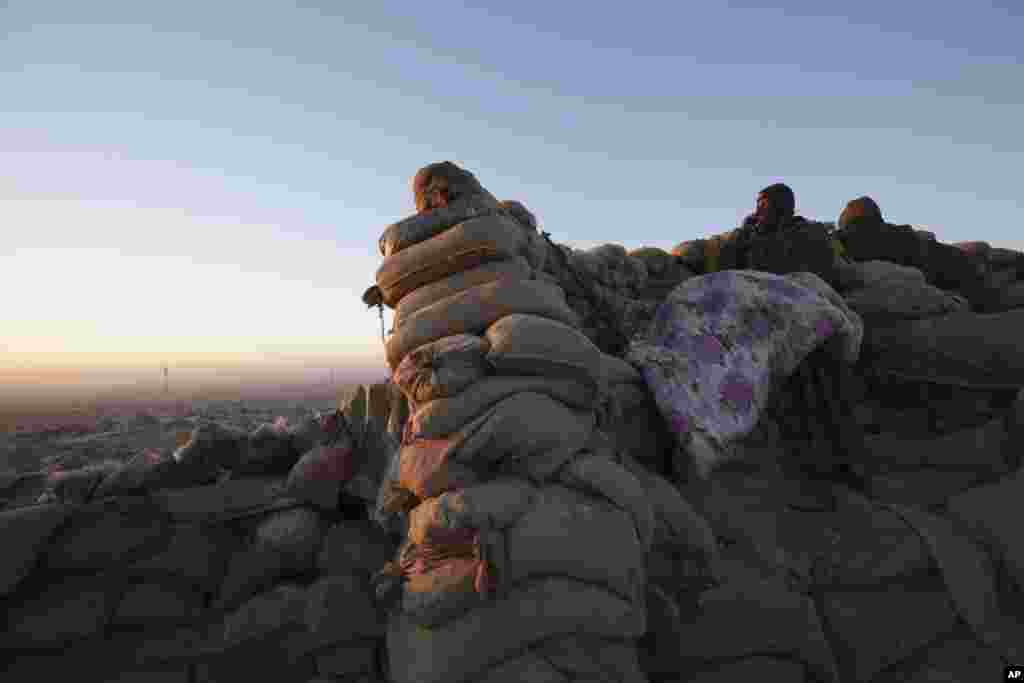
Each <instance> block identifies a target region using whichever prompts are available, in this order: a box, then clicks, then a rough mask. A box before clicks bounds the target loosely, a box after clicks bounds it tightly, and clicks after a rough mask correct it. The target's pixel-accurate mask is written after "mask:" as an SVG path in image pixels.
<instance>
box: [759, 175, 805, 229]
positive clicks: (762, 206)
mask: <svg viewBox="0 0 1024 683" xmlns="http://www.w3.org/2000/svg"><path fill="white" fill-rule="evenodd" d="M795 211H796V197H794V196H793V190H791V189H790V188H789V186H788V185H786V184H784V183H775V184H774V185H769V186H768V187H766V188H764V189H763V190H761V191H760V192H758V193H757V204H756V205H755V207H754V218H755V220H756V222H757V223H758V224H759V225H780V224H782V223H784V222H786V221H788V220H789V219H791V218H793V214H794V212H795Z"/></svg>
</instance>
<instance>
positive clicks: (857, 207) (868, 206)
mask: <svg viewBox="0 0 1024 683" xmlns="http://www.w3.org/2000/svg"><path fill="white" fill-rule="evenodd" d="M854 219H867V220H871V221H877V222H879V223H881V222H883V221H884V219H883V218H882V210H881V209H880V208H878V204H876V203H875V200H874V199H872V198H871V197H867V196H865V197H857V198H856V199H854V200H853V201H851V202H849V203H848V204H847V205H846V208H845V209H843V212H842V213H841V214H839V221H838V222H837V223H836V226H837V227H838V228H839V229H840V230H842V229H843V228H845V227H847V226H848V225H849V224H850V223H851V222H852V221H853V220H854Z"/></svg>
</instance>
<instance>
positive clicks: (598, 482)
mask: <svg viewBox="0 0 1024 683" xmlns="http://www.w3.org/2000/svg"><path fill="white" fill-rule="evenodd" d="M559 481H561V483H563V484H565V485H566V486H568V487H570V488H576V489H580V490H583V491H588V492H592V493H597V494H599V495H601V496H604V497H605V498H607V499H608V500H610V501H611V502H612V503H613V504H614V505H615V506H616V507H618V508H619V509H620V510H623V511H624V512H627V513H629V515H630V517H631V518H632V520H633V525H634V528H635V529H636V535H637V539H638V540H639V542H640V546H641V548H642V549H643V551H644V552H647V550H649V549H650V547H651V541H652V539H653V534H654V509H653V508H652V507H651V501H650V500H648V498H647V494H646V492H645V491H644V487H643V485H641V483H640V482H639V481H638V480H637V478H636V477H635V476H633V474H632V473H631V472H630V471H629V470H627V469H626V468H624V467H623V466H622V465H620V464H618V463H617V462H615V461H614V460H613V459H612V458H611V457H610V454H605V453H584V454H582V455H580V456H579V457H577V458H576V459H574V460H573V461H572V462H570V463H569V464H568V465H566V466H565V467H564V468H563V469H562V470H561V471H560V472H559Z"/></svg>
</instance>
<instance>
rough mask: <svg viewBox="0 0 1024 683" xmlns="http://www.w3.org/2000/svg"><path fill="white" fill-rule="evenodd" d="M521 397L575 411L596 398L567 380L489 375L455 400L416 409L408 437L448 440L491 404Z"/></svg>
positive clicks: (588, 388)
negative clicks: (539, 398) (553, 402)
mask: <svg viewBox="0 0 1024 683" xmlns="http://www.w3.org/2000/svg"><path fill="white" fill-rule="evenodd" d="M521 393H534V394H544V395H545V396H548V397H550V398H553V399H554V400H556V401H558V402H560V403H564V404H565V405H567V406H568V407H570V408H574V409H577V410H590V409H592V408H593V407H594V406H595V401H596V397H597V392H596V391H595V389H594V388H593V387H592V386H588V385H586V384H581V383H580V382H576V381H574V380H571V379H549V378H547V377H502V376H494V375H492V376H488V377H484V378H482V379H480V380H479V381H477V382H474V383H473V384H472V385H471V386H469V387H467V388H466V389H465V390H464V391H462V392H461V393H459V394H458V395H457V396H452V397H451V398H441V399H437V400H434V401H430V402H428V403H425V404H423V405H422V406H418V407H417V409H416V411H415V412H413V414H412V415H411V416H410V418H409V425H410V426H409V434H410V437H411V438H426V439H436V438H440V437H443V436H448V435H450V434H453V433H454V432H457V431H459V430H460V429H462V428H463V427H465V426H466V425H467V424H468V423H469V422H470V421H471V420H472V419H473V418H475V417H478V416H479V415H480V414H481V413H483V412H484V411H485V410H488V409H489V408H492V407H493V406H494V405H495V404H497V403H499V402H501V401H503V400H505V399H506V398H508V397H509V396H512V395H514V394H521Z"/></svg>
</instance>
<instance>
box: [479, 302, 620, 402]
mask: <svg viewBox="0 0 1024 683" xmlns="http://www.w3.org/2000/svg"><path fill="white" fill-rule="evenodd" d="M485 337H486V338H487V341H488V342H490V349H489V350H488V352H487V362H488V363H490V364H491V366H492V367H493V368H494V370H495V371H496V372H497V373H498V374H502V375H543V376H545V377H553V378H554V377H565V378H568V379H574V380H578V381H580V382H584V383H588V384H593V385H595V386H596V385H598V384H599V383H600V379H601V368H602V365H601V350H600V349H599V348H597V347H596V346H594V343H593V342H591V341H590V340H589V339H587V337H586V335H584V334H583V333H582V332H580V331H579V330H577V329H576V328H574V327H570V326H569V325H566V324H565V323H560V322H557V321H554V320H550V319H548V318H543V317H541V316H536V315H525V314H521V313H517V314H513V315H508V316H505V317H504V318H501V319H500V320H498V321H497V322H496V323H494V324H493V325H491V326H490V327H488V328H487V332H486V333H485Z"/></svg>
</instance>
